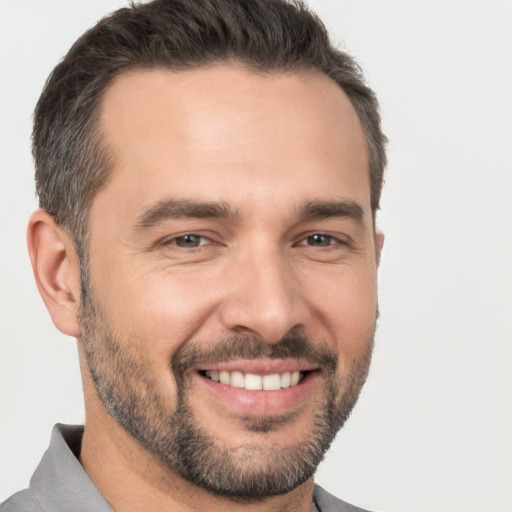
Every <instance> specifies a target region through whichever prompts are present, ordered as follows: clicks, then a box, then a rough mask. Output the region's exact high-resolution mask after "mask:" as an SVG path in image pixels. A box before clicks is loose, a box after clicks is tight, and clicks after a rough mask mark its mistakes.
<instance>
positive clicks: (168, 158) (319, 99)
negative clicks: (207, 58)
mask: <svg viewBox="0 0 512 512" xmlns="http://www.w3.org/2000/svg"><path fill="white" fill-rule="evenodd" d="M100 124H101V131H102V135H103V137H104V139H105V141H106V145H107V147H108V149H109V150H110V152H111V153H112V155H113V161H114V162H115V167H114V171H113V173H112V176H111V180H110V183H109V184H108V185H107V187H106V190H107V191H108V189H111V190H112V189H113V190H114V191H117V199H118V200H119V201H130V200H131V199H130V198H132V196H133V194H132V192H134V191H135V192H136V202H137V203H141V204H142V203H148V202H152V201H155V200H157V199H158V198H157V197H155V196H156V195H158V194H159V193H161V194H167V195H169V194H170V195H172V196H174V197H178V198H186V199H188V198H189V196H190V194H193V195H194V197H193V199H195V200H225V197H224V196H225V193H226V189H227V188H228V189H229V190H231V191H232V192H234V193H235V192H237V193H238V194H233V197H234V198H236V197H238V198H239V199H240V201H241V202H243V201H244V200H245V199H246V198H247V197H248V195H250V196H251V197H252V198H255V197H258V194H263V195H266V196H268V195H269V194H273V195H275V196H276V197H277V196H279V195H280V197H282V198H289V199H290V201H293V200H294V197H293V195H294V194H295V195H297V196H298V195H304V192H305V191H307V190H309V191H310V192H311V194H312V195H317V196H318V195H325V191H326V190H327V187H331V186H332V183H331V182H334V181H336V180H338V181H340V187H341V188H344V189H346V188H348V189H351V188H352V189H353V190H355V189H357V193H358V194H359V195H362V196H365V200H366V196H367V197H368V199H369V170H368V168H369V164H368V154H367V148H366V142H365V139H364V135H363V132H362V129H361V125H360V122H359V119H358V118H357V115H356V113H355V110H354V108H353V107H352V105H351V103H350V101H349V99H348V98H347V96H346V95H345V93H344V92H343V91H342V90H341V89H340V88H339V87H338V86H337V84H335V83H334V82H333V81H332V80H330V79H329V78H328V77H327V76H325V75H322V74H318V73H316V74H313V73H307V72H296V73H283V72H276V73H257V72H255V71H251V70H248V69H245V68H243V67H241V66H234V65H218V66H213V67H210V68H198V69H194V70H188V71H179V72H174V71H169V70H163V69H158V70H135V71H130V72H126V73H124V74H122V75H120V76H119V77H118V78H117V79H116V80H115V82H114V83H113V84H112V86H111V87H110V88H109V89H108V90H107V92H106V95H105V98H104V100H103V103H102V110H101V117H100ZM296 185H300V186H296ZM341 188H340V190H339V193H340V194H343V190H341ZM315 190H318V193H316V192H315ZM335 192H336V191H335ZM266 196H265V197H266ZM295 199H297V201H299V200H300V201H302V200H303V199H304V197H300V198H299V197H297V198H295ZM131 206H132V207H133V208H134V209H136V208H138V204H132V205H131Z"/></svg>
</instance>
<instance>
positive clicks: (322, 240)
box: [299, 233, 343, 247]
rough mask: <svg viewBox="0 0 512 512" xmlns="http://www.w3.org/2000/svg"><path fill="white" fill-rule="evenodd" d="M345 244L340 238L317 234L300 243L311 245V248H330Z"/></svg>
mask: <svg viewBox="0 0 512 512" xmlns="http://www.w3.org/2000/svg"><path fill="white" fill-rule="evenodd" d="M340 243H343V242H341V240H339V239H338V238H336V237H334V236H332V235H325V234H322V233H315V234H314V235H309V236H307V237H306V238H304V240H302V241H301V242H300V244H299V245H309V246H311V247H329V246H330V245H335V244H340Z"/></svg>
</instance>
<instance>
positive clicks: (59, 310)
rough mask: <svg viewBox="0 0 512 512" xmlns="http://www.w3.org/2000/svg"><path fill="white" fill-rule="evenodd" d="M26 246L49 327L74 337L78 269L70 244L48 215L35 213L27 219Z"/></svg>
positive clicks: (69, 240)
mask: <svg viewBox="0 0 512 512" xmlns="http://www.w3.org/2000/svg"><path fill="white" fill-rule="evenodd" d="M27 243H28V250H29V254H30V261H31V262H32V270H33V272H34V277H35V280H36V283H37V288H38V289H39V293H40V294H41V297H42V299H43V301H44V303H45V305H46V308H47V309H48V312H49V313H50V316H51V318H52V320H53V323H54V324H55V326H56V327H57V329H59V330H60V331H61V332H63V333H64V334H67V335H69V336H74V337H78V336H79V334H80V328H79V325H78V321H77V313H78V307H79V303H80V266H79V263H78V258H77V255H76V251H75V247H74V244H73V242H72V241H71V239H70V237H69V236H68V234H67V232H66V231H65V230H64V229H63V228H62V227H61V226H59V225H58V224H56V223H55V221H54V220H53V217H52V216H51V215H50V214H48V213H47V212H45V211H44V210H37V211H36V212H34V213H33V214H32V216H31V217H30V221H29V225H28V231H27Z"/></svg>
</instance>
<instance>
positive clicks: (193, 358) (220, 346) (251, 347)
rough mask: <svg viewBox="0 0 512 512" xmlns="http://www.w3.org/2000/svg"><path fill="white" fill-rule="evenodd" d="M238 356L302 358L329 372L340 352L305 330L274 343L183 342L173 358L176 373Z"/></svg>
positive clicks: (236, 338) (236, 339)
mask: <svg viewBox="0 0 512 512" xmlns="http://www.w3.org/2000/svg"><path fill="white" fill-rule="evenodd" d="M237 359H246V360H254V359H300V360H302V361H306V362H308V363H310V364H312V365H314V366H318V367H319V368H321V369H322V370H325V371H334V370H335V369H336V367H337V365H338V356H337V354H336V353H335V352H334V351H333V350H332V349H330V348H329V347H328V346H327V344H326V343H325V342H313V341H312V340H311V339H310V338H309V337H307V336H305V335H304V334H302V333H298V332H297V333H293V332H291V333H289V334H287V335H286V336H284V337H283V338H281V339H280V340H279V341H277V342H274V343H270V342H268V341H265V340H263V339H262V338H259V337H257V336H247V335H233V336H229V337H227V338H224V339H221V340H220V341H217V342H216V343H215V344H208V345H201V346H198V345H197V344H194V345H190V344H186V343H185V344H184V345H182V346H181V347H180V348H179V349H178V350H177V351H176V352H175V354H174V356H173V357H172V360H171V368H172V371H173V373H174V375H176V376H178V375H183V374H184V373H185V372H186V371H187V370H189V369H191V368H195V367H198V366H200V365H203V364H206V363H208V364H216V363H225V362H228V361H234V360H237Z"/></svg>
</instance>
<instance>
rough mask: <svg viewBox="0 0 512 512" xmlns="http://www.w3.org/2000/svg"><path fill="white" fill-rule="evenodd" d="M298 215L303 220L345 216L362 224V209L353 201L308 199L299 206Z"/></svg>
mask: <svg viewBox="0 0 512 512" xmlns="http://www.w3.org/2000/svg"><path fill="white" fill-rule="evenodd" d="M298 216H299V218H301V219H304V220H309V219H311V220H314V219H327V218H329V217H346V218H348V219H352V220H355V221H357V222H358V223H360V224H362V223H363V221H364V210H363V208H362V207H361V206H360V205H359V204H358V203H356V202H355V201H308V202H307V203H304V204H303V205H302V206H301V207H300V208H299V210H298Z"/></svg>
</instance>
